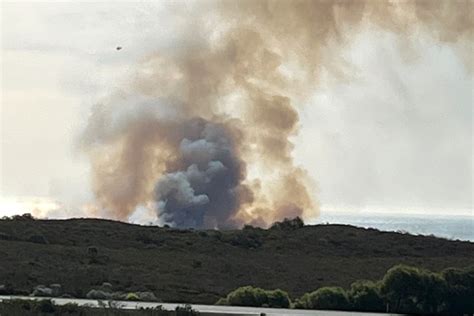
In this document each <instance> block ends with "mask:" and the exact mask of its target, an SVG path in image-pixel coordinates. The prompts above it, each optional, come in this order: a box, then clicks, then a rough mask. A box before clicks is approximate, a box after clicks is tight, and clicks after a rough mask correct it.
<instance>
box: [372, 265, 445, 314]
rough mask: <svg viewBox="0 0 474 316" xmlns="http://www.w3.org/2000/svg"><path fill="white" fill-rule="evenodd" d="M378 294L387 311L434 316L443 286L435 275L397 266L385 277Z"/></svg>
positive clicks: (442, 293)
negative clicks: (381, 297) (385, 302)
mask: <svg viewBox="0 0 474 316" xmlns="http://www.w3.org/2000/svg"><path fill="white" fill-rule="evenodd" d="M381 293H382V295H383V296H384V297H385V298H386V300H387V301H388V303H389V306H390V311H394V312H405V313H422V314H424V313H437V312H438V311H439V310H440V309H441V307H442V306H441V305H442V303H441V302H442V301H443V299H444V295H445V293H446V283H445V281H444V280H443V278H441V277H440V276H439V275H438V274H436V273H432V272H430V271H427V270H420V269H417V268H414V267H409V266H405V265H398V266H395V267H393V268H391V269H390V270H388V271H387V273H386V274H385V276H384V278H383V280H382V286H381Z"/></svg>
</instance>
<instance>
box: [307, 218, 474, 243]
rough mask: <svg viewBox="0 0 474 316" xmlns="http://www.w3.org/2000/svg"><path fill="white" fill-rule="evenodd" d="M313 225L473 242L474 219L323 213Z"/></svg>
mask: <svg viewBox="0 0 474 316" xmlns="http://www.w3.org/2000/svg"><path fill="white" fill-rule="evenodd" d="M315 223H317V224H320V223H331V224H350V225H354V226H359V227H366V228H368V227H372V228H376V229H379V230H385V231H406V232H409V233H411V234H422V235H435V236H438V237H445V238H449V239H460V240H470V241H474V216H460V215H456V216H444V215H435V216H433V215H400V214H397V215H392V214H390V215H385V214H375V215H372V214H371V215H368V214H351V213H332V214H331V213H329V214H328V213H323V214H321V216H320V217H319V218H318V219H317V220H316V221H315Z"/></svg>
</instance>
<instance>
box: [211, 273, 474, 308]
mask: <svg viewBox="0 0 474 316" xmlns="http://www.w3.org/2000/svg"><path fill="white" fill-rule="evenodd" d="M275 293H278V295H274V294H275ZM272 296H273V297H274V300H272V299H270V297H272ZM473 298H474V266H472V267H468V268H465V269H453V268H449V269H446V270H443V271H442V272H441V273H434V272H431V271H428V270H425V269H419V268H415V267H410V266H406V265H397V266H395V267H393V268H391V269H389V270H388V271H387V273H386V274H385V276H384V277H383V279H381V280H379V281H378V282H371V281H357V282H354V283H352V285H351V287H350V289H349V290H345V289H343V288H341V287H322V288H319V289H317V290H316V291H313V292H310V293H306V294H304V295H303V296H302V297H300V298H298V299H296V300H295V301H294V302H290V299H289V296H288V294H287V293H286V292H284V291H282V290H276V291H266V290H263V289H261V288H254V287H251V286H245V287H241V288H238V289H236V290H235V291H232V292H231V293H229V294H228V295H227V296H226V297H225V298H222V299H220V300H219V301H218V302H217V304H222V305H237V306H258V307H289V306H291V307H293V308H301V309H322V310H351V311H364V312H385V311H386V312H395V313H410V314H420V315H434V314H439V315H464V314H472V313H474V300H473Z"/></svg>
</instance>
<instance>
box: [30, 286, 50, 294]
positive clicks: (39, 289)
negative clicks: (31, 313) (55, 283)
mask: <svg viewBox="0 0 474 316" xmlns="http://www.w3.org/2000/svg"><path fill="white" fill-rule="evenodd" d="M32 295H33V296H53V290H52V289H51V288H49V287H46V286H44V285H38V286H37V287H35V289H34V290H33V293H32Z"/></svg>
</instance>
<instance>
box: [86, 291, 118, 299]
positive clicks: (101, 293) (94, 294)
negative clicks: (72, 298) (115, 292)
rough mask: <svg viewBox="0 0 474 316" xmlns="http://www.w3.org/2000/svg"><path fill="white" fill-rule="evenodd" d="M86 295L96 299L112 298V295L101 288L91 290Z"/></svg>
mask: <svg viewBox="0 0 474 316" xmlns="http://www.w3.org/2000/svg"><path fill="white" fill-rule="evenodd" d="M86 297H87V298H90V299H96V300H108V299H111V298H112V295H111V294H110V293H106V292H104V291H101V290H90V291H89V293H87V295H86Z"/></svg>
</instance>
